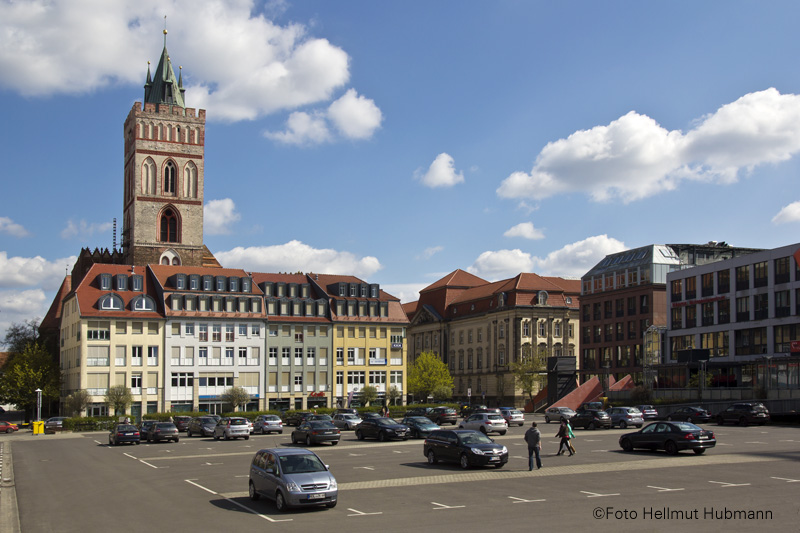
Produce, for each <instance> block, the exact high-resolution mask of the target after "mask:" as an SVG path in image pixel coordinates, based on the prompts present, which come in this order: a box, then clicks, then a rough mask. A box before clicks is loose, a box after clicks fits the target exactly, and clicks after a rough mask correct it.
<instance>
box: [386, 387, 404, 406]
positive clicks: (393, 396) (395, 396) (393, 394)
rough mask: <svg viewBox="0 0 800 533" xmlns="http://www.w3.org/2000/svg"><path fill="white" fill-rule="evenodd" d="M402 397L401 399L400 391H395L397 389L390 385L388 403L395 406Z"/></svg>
mask: <svg viewBox="0 0 800 533" xmlns="http://www.w3.org/2000/svg"><path fill="white" fill-rule="evenodd" d="M402 397H403V393H402V392H400V391H399V390H398V389H397V387H395V386H394V385H392V386H391V387H389V402H390V403H391V404H392V405H397V400H399V399H400V398H402Z"/></svg>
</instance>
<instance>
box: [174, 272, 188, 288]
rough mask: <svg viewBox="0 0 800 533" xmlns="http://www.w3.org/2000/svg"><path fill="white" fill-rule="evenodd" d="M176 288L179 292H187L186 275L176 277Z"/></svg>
mask: <svg viewBox="0 0 800 533" xmlns="http://www.w3.org/2000/svg"><path fill="white" fill-rule="evenodd" d="M175 288H176V289H178V290H179V291H185V290H186V274H178V275H177V276H176V277H175Z"/></svg>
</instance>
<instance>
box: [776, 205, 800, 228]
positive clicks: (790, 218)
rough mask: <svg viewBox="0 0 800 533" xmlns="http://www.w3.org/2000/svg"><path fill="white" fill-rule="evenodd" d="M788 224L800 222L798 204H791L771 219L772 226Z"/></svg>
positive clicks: (799, 207)
mask: <svg viewBox="0 0 800 533" xmlns="http://www.w3.org/2000/svg"><path fill="white" fill-rule="evenodd" d="M789 222H800V202H792V203H791V204H789V205H787V206H785V207H784V208H783V209H781V210H780V211H778V214H777V215H775V216H774V217H772V223H773V224H786V223H789Z"/></svg>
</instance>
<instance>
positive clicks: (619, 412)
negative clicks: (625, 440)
mask: <svg viewBox="0 0 800 533" xmlns="http://www.w3.org/2000/svg"><path fill="white" fill-rule="evenodd" d="M606 413H608V416H610V417H611V427H612V428H613V427H614V426H619V428H620V429H625V428H626V427H628V426H636V427H637V428H640V427H642V425H643V424H644V417H643V416H642V412H641V411H640V410H638V409H637V408H635V407H611V408H610V409H607V410H606Z"/></svg>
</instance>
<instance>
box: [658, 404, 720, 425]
mask: <svg viewBox="0 0 800 533" xmlns="http://www.w3.org/2000/svg"><path fill="white" fill-rule="evenodd" d="M667 420H669V421H672V420H682V421H684V422H690V423H691V422H708V421H709V420H711V415H709V414H708V411H706V410H705V409H703V408H701V407H681V408H680V409H678V410H677V411H673V412H671V413H670V414H668V415H667Z"/></svg>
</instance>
